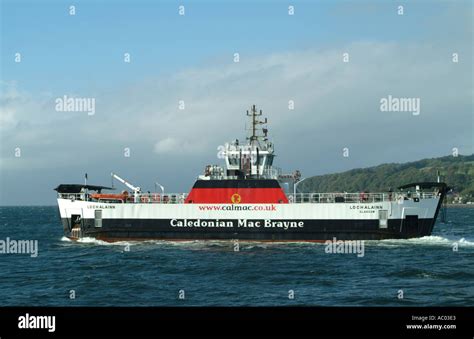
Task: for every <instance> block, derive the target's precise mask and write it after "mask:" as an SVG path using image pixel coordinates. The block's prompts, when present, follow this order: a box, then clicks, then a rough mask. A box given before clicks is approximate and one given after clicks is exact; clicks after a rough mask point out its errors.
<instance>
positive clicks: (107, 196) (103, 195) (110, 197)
mask: <svg viewBox="0 0 474 339" xmlns="http://www.w3.org/2000/svg"><path fill="white" fill-rule="evenodd" d="M90 197H91V198H92V199H97V200H121V201H122V202H125V201H126V200H127V198H128V192H127V191H123V192H122V193H120V194H114V193H96V194H91V195H90Z"/></svg>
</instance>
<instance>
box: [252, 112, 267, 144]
mask: <svg viewBox="0 0 474 339" xmlns="http://www.w3.org/2000/svg"><path fill="white" fill-rule="evenodd" d="M261 115H263V111H262V110H257V107H256V106H255V105H252V107H251V108H250V112H249V111H248V110H247V116H249V117H251V128H250V131H251V134H250V136H249V137H247V139H248V140H249V141H250V144H251V145H253V144H254V143H255V142H258V141H259V139H262V140H264V139H265V138H267V133H268V129H266V128H262V129H261V130H262V132H263V135H259V134H257V131H258V130H259V128H258V125H263V124H266V123H267V118H265V120H258V119H257V118H258V117H259V116H261Z"/></svg>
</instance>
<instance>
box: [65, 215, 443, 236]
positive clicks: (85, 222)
mask: <svg viewBox="0 0 474 339" xmlns="http://www.w3.org/2000/svg"><path fill="white" fill-rule="evenodd" d="M435 220H436V219H435V218H433V219H414V220H413V219H391V220H388V224H387V227H386V228H380V226H379V222H378V220H296V221H295V224H297V223H298V222H303V223H304V229H300V228H298V227H287V228H286V229H285V224H284V221H283V220H282V221H281V224H282V225H283V226H281V227H265V226H264V223H263V221H261V220H254V222H260V225H261V226H260V227H255V226H254V227H248V226H246V227H239V226H238V220H226V221H225V223H226V224H227V226H222V227H215V226H213V227H208V226H201V225H200V226H198V227H195V226H172V225H173V224H176V222H175V221H174V220H171V219H112V220H103V221H102V226H101V227H96V226H95V223H94V219H82V220H81V221H80V224H77V223H76V224H75V225H74V226H73V225H72V222H71V219H67V218H63V219H62V223H63V228H64V232H65V235H66V236H67V237H69V238H71V239H77V238H83V237H91V238H96V239H100V240H105V241H123V240H244V241H252V240H254V241H294V242H298V241H314V242H318V241H326V240H333V239H334V238H336V239H337V240H383V239H408V238H417V237H423V236H428V235H431V232H432V230H433V227H434V223H435ZM190 223H191V224H192V223H193V221H190ZM230 224H232V226H230Z"/></svg>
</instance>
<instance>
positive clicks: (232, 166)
mask: <svg viewBox="0 0 474 339" xmlns="http://www.w3.org/2000/svg"><path fill="white" fill-rule="evenodd" d="M262 115H263V113H262V111H261V110H260V111H259V110H257V109H256V107H255V105H253V106H252V107H251V109H250V110H248V111H247V116H248V119H249V125H248V126H249V128H248V136H247V138H246V141H245V142H244V143H241V142H240V141H239V140H234V141H232V142H230V143H227V144H225V146H224V147H223V148H222V149H221V150H220V152H219V157H220V158H222V160H223V166H219V165H207V166H206V167H205V170H204V173H203V174H202V175H199V176H198V177H197V180H196V181H195V183H194V185H193V187H192V188H191V190H190V191H189V193H167V192H165V190H164V187H163V186H161V185H159V184H158V183H156V185H155V191H158V186H159V187H160V188H161V189H160V191H159V192H143V191H142V190H141V189H140V187H138V186H135V185H133V184H131V183H129V182H128V181H126V180H125V179H123V178H122V177H120V176H119V175H117V174H115V173H111V176H112V178H113V179H115V180H118V181H119V182H120V183H122V184H123V185H124V188H126V189H124V190H123V191H121V192H120V193H113V192H112V191H113V190H114V189H115V188H114V187H106V186H98V185H89V184H88V183H87V175H86V180H85V182H84V184H60V185H59V186H58V187H56V188H55V190H56V191H57V201H58V206H59V214H60V217H61V222H62V226H63V229H64V234H65V236H67V237H68V238H70V239H72V240H77V239H80V238H84V237H92V238H96V239H100V240H104V241H110V242H113V241H124V240H153V239H157V240H158V239H159V240H242V241H253V240H255V241H274V242H283V241H292V242H299V241H314V242H325V241H327V240H333V239H338V240H343V241H344V240H382V239H407V238H415V237H423V236H428V235H430V234H431V232H432V231H433V227H434V224H435V221H436V218H437V216H438V213H439V211H440V208H441V206H442V203H443V200H444V197H445V195H446V191H447V186H446V184H445V183H441V182H439V178H438V181H436V182H415V183H406V184H402V185H400V187H398V188H397V189H396V190H394V191H392V190H391V189H390V190H387V191H385V192H370V193H369V192H355V193H347V192H299V191H298V185H299V184H301V183H302V182H303V180H304V179H302V177H301V173H300V172H299V171H294V172H293V173H290V174H284V173H283V172H282V171H281V169H279V168H277V167H275V166H274V165H273V162H274V159H275V155H276V154H275V150H274V144H273V143H272V142H271V141H270V140H269V137H268V128H267V123H268V121H267V119H266V118H265V119H263V117H262ZM112 186H113V185H112Z"/></svg>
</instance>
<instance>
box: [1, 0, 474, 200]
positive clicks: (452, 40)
mask: <svg viewBox="0 0 474 339" xmlns="http://www.w3.org/2000/svg"><path fill="white" fill-rule="evenodd" d="M71 5H73V6H75V7H74V11H75V12H74V15H71V8H70V6H71ZM290 5H291V6H293V8H294V12H293V15H289V6H290ZM180 6H184V15H180V10H181V13H182V9H183V8H180ZM399 6H403V15H401V14H400V13H401V12H400V8H399ZM0 15H1V28H0V29H1V31H0V38H1V44H0V47H1V48H0V49H1V53H0V58H1V59H0V205H53V204H54V203H55V198H56V195H55V192H54V191H53V188H54V187H56V186H57V185H58V184H61V183H82V182H83V180H84V179H83V177H84V173H88V178H89V183H90V184H99V185H100V184H103V185H110V184H111V179H110V172H112V171H114V172H116V173H118V174H119V175H121V176H122V177H124V178H126V179H127V180H128V181H130V182H132V183H134V184H135V185H137V186H140V187H142V189H144V190H150V191H154V183H155V182H159V183H161V184H162V185H163V186H164V187H165V190H166V191H167V192H187V191H189V189H190V188H191V187H192V185H193V183H194V181H195V180H196V177H197V176H198V175H199V174H202V172H203V170H204V168H205V166H206V165H207V164H221V160H220V159H218V157H217V153H218V151H217V148H218V147H219V146H220V145H223V144H224V143H225V142H229V141H231V140H234V139H236V138H238V139H244V138H245V126H246V116H245V112H246V110H247V109H249V107H250V106H251V105H253V104H255V105H257V108H259V109H262V110H263V112H264V114H265V116H266V117H267V118H268V121H269V126H268V128H269V136H270V137H271V140H272V141H273V142H274V143H275V149H276V154H277V158H276V160H275V165H276V166H278V167H281V168H282V169H283V170H284V171H285V172H288V173H290V172H293V171H294V170H296V169H299V170H301V171H302V173H303V176H304V177H309V176H312V175H318V174H326V173H333V172H339V171H344V170H348V169H352V168H359V167H368V166H374V165H378V164H381V163H386V162H407V161H415V160H419V159H423V158H432V157H438V156H446V155H451V154H452V153H453V149H455V150H458V151H459V153H460V154H472V152H473V144H474V137H473V129H474V124H473V105H474V100H473V98H474V92H473V78H474V76H473V68H472V67H473V54H472V41H473V3H472V1H451V2H448V1H416V2H414V1H263V0H257V1H205V0H203V1H143V0H138V1H131V0H127V1H124V0H122V1H92V0H91V1H61V0H55V1H22V0H20V1H11V0H0ZM126 53H127V54H128V55H129V62H126V60H125V54H126ZM236 53H238V62H236ZM345 53H347V54H345ZM454 54H455V55H456V61H457V62H454V59H455V58H454ZM18 56H20V59H18ZM64 96H67V97H70V98H91V99H94V100H95V111H94V114H90V113H89V112H86V111H74V112H71V111H64V110H63V111H61V110H58V109H57V105H56V103H57V102H56V100H57V99H58V98H63V97H64ZM389 96H391V97H393V98H413V99H414V100H419V102H420V112H419V114H413V112H410V111H406V110H405V111H397V110H394V109H392V110H390V111H383V110H381V105H380V103H381V99H383V98H388V97H389ZM290 100H291V101H292V102H293V103H294V109H289V102H290ZM180 102H184V109H180ZM181 108H182V107H181ZM401 184H402V183H401ZM115 185H116V186H117V187H119V185H120V184H119V183H116V184H115Z"/></svg>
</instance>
